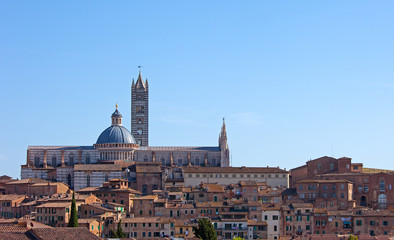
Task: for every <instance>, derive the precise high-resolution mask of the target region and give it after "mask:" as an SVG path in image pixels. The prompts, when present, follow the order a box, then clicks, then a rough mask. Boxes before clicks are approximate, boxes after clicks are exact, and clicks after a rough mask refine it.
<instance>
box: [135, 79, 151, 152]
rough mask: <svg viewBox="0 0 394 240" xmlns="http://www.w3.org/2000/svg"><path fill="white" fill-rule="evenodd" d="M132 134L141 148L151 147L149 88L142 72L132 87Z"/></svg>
mask: <svg viewBox="0 0 394 240" xmlns="http://www.w3.org/2000/svg"><path fill="white" fill-rule="evenodd" d="M131 134H132V135H133V136H134V138H135V140H136V141H137V143H138V144H139V145H140V146H148V145H149V87H148V79H146V80H145V83H144V81H143V80H142V77H141V71H140V72H139V75H138V79H137V81H136V82H135V83H134V78H133V83H132V85H131Z"/></svg>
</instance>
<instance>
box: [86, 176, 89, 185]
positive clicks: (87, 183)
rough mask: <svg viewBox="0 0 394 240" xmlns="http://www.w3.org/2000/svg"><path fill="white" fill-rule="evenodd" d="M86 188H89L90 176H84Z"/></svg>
mask: <svg viewBox="0 0 394 240" xmlns="http://www.w3.org/2000/svg"><path fill="white" fill-rule="evenodd" d="M86 187H90V175H88V176H86Z"/></svg>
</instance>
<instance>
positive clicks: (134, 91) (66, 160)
mask: <svg viewBox="0 0 394 240" xmlns="http://www.w3.org/2000/svg"><path fill="white" fill-rule="evenodd" d="M122 120H123V119H122V114H121V113H120V112H119V110H118V106H116V109H115V112H114V113H113V114H112V116H111V126H109V127H108V128H107V129H105V130H104V131H103V132H102V133H101V134H100V135H99V137H98V139H97V141H96V143H94V144H92V145H90V146H29V147H28V149H27V158H26V164H25V165H22V166H21V178H22V179H26V178H43V179H48V180H52V181H60V182H65V183H67V184H68V185H70V186H71V187H74V188H75V189H76V190H78V189H81V188H84V187H90V186H91V187H96V186H100V185H101V184H102V183H103V182H106V181H108V180H109V179H113V178H129V177H130V173H129V167H130V166H131V165H133V164H134V163H136V162H158V163H160V164H161V166H162V168H173V167H181V166H212V167H228V166H229V148H228V144H227V133H226V126H225V123H224V120H223V126H222V129H221V132H220V136H219V144H218V146H197V147H185V146H149V87H148V81H147V80H145V82H144V81H143V80H142V76H141V72H140V73H139V76H138V78H137V81H136V82H135V81H134V79H133V82H132V86H131V131H129V130H128V129H126V128H125V127H124V126H123V124H122Z"/></svg>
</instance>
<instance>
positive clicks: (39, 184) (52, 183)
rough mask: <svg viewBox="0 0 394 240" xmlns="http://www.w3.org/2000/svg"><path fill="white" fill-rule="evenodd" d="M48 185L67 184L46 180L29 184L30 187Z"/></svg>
mask: <svg viewBox="0 0 394 240" xmlns="http://www.w3.org/2000/svg"><path fill="white" fill-rule="evenodd" d="M48 185H52V186H53V185H65V186H68V185H66V184H64V183H62V182H47V183H34V184H33V185H31V187H39V186H48Z"/></svg>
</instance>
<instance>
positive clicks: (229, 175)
mask: <svg viewBox="0 0 394 240" xmlns="http://www.w3.org/2000/svg"><path fill="white" fill-rule="evenodd" d="M193 176H195V177H200V176H201V177H204V178H205V177H207V176H209V177H210V178H229V177H232V178H236V177H237V176H238V177H240V178H244V177H246V178H259V177H260V178H265V175H264V174H261V175H258V174H192V173H189V174H188V177H193ZM286 176H287V175H286V174H282V176H280V175H279V174H275V175H271V174H268V175H267V178H280V177H282V178H286Z"/></svg>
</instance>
